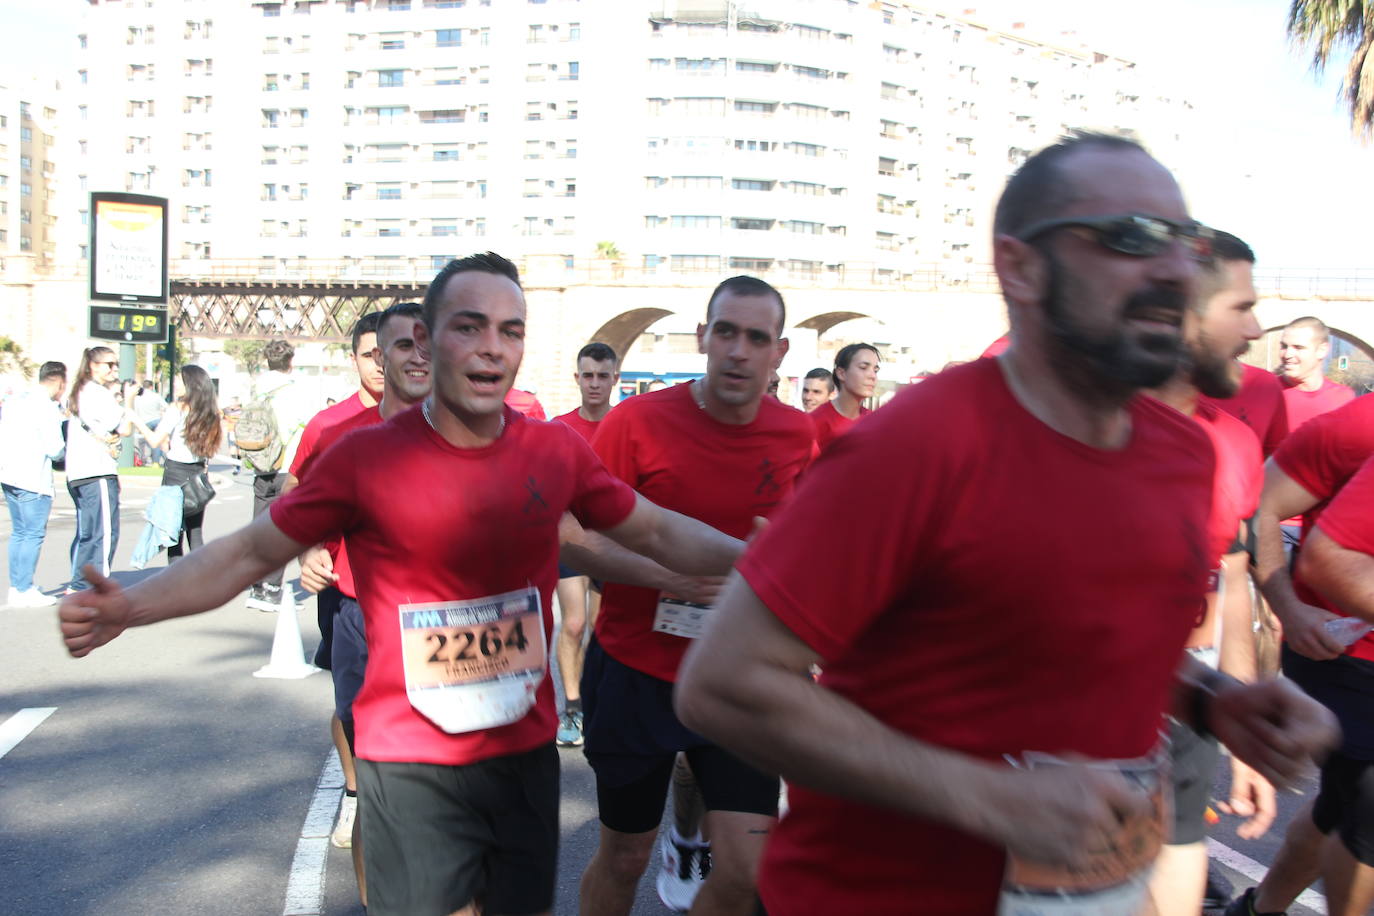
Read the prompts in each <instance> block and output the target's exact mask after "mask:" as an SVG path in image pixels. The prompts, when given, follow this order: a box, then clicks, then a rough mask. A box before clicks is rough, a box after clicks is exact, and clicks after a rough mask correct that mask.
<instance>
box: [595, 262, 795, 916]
mask: <svg viewBox="0 0 1374 916" xmlns="http://www.w3.org/2000/svg"><path fill="white" fill-rule="evenodd" d="M784 326H785V314H784V305H783V300H782V296H781V295H780V294H779V293H778V292H777V290H775V289H773V287H771V286H769V285H768V284H767V283H765V282H763V281H762V280H759V279H756V278H754V277H745V276H740V277H732V278H730V279H728V280H725V281H724V282H722V283H721V284H720V285H719V286H717V287H716V289H715V291H714V292H713V293H712V295H711V298H710V300H709V304H708V305H707V310H706V321H705V323H704V324H701V325H698V327H697V341H698V345H699V348H700V350H701V352H703V353H705V354H706V374H705V376H704V377H703V378H701V379H699V380H696V381H692V382H687V383H684V384H681V385H676V386H674V387H672V388H667V389H664V390H663V391H658V392H653V393H646V394H642V395H639V396H638V397H635V398H632V399H630V400H628V401H625V402H624V403H622V404H621V405H620V406H618V407H617V408H616V409H615V410H614V411H612V412H611V415H610V416H609V417H607V418H606V420H605V421H604V422H603V424H602V426H601V429H600V430H599V431H598V432H597V435H596V441H595V442H594V443H593V444H594V446H595V448H596V451H597V454H598V455H600V456H601V459H602V461H604V462H605V463H606V468H607V469H608V470H609V471H610V472H611V473H612V474H614V475H615V476H616V477H618V478H620V479H621V480H623V481H625V482H626V483H628V484H629V485H630V486H632V487H634V488H635V489H636V490H638V491H639V492H640V493H641V494H642V495H643V496H645V497H647V498H649V499H651V500H653V501H654V502H655V503H658V504H659V505H662V506H664V507H665V508H671V509H674V510H676V511H678V512H681V513H683V514H685V515H690V516H691V517H693V518H696V519H700V520H701V521H703V522H705V523H706V524H708V525H710V526H711V527H713V528H716V529H719V530H720V531H723V532H725V533H726V534H729V535H732V536H734V537H740V538H743V537H747V536H748V534H749V532H750V531H751V530H752V528H753V527H754V520H755V518H757V517H759V516H764V517H766V516H769V515H771V514H772V513H773V511H774V510H775V509H776V508H777V507H778V506H779V505H780V504H781V503H782V502H783V501H784V500H785V499H787V497H788V495H789V494H790V493H791V492H792V487H793V484H794V483H795V481H796V479H797V476H798V475H799V474H800V473H801V472H802V470H803V469H804V468H805V467H806V466H807V464H808V463H809V462H810V460H811V456H812V452H813V451H814V444H813V439H812V431H811V426H810V423H809V422H808V421H807V417H806V415H805V414H803V413H801V412H800V411H798V410H795V409H793V408H791V407H787V406H785V405H783V404H781V403H779V402H778V401H777V400H776V399H775V398H770V397H766V396H765V393H764V392H765V389H766V386H767V383H768V378H769V373H770V372H771V371H772V370H774V369H776V368H777V366H778V364H779V363H780V362H781V361H782V358H783V356H785V355H786V353H787V341H786V340H785V339H783V338H782V337H781V334H782V330H783V327H784ZM709 615H710V610H709V608H707V607H706V606H704V605H702V604H693V603H687V602H684V601H683V600H682V596H675V595H670V594H667V593H665V592H655V591H652V590H649V589H643V588H632V587H628V586H623V585H617V584H614V583H608V584H607V586H606V591H605V596H604V598H603V599H602V605H601V613H600V614H599V616H598V618H597V621H596V631H595V634H594V636H593V639H592V643H591V645H590V646H588V648H587V661H586V668H585V671H584V674H583V678H582V697H583V704H584V707H585V710H586V720H585V722H586V742H587V743H586V754H587V760H588V762H589V763H591V765H592V769H593V770H594V771H595V773H596V785H597V806H598V813H599V816H600V820H601V834H600V844H599V846H598V848H597V852H596V855H595V856H594V857H593V858H592V861H591V863H590V864H589V865H588V866H587V871H586V873H585V874H584V875H583V876H582V889H581V890H582V912H584V913H598V914H613V913H622V914H626V913H629V912H630V908H631V906H632V905H633V902H634V895H635V887H636V885H637V884H638V882H639V878H640V875H641V874H643V872H644V869H645V867H646V866H647V865H648V863H649V859H650V856H651V854H652V852H653V847H654V838H655V836H656V834H657V832H658V825H659V823H660V821H661V820H662V819H663V807H664V802H665V799H666V797H667V792H668V784H669V780H670V778H671V774H672V771H673V766H674V761H675V759H676V757H677V755H678V752H685V756H686V757H687V759H688V760H689V761H690V764H691V769H692V773H693V774H694V776H695V778H696V781H697V784H698V785H699V786H700V789H701V794H702V797H703V799H704V804H705V809H706V812H707V813H706V822H705V827H706V829H705V831H703V832H704V833H706V834H707V835H709V837H710V842H711V853H710V855H711V863H712V864H711V870H710V874H709V875H708V876H707V877H706V881H705V883H704V884H702V885H701V887H700V892H699V894H697V896H696V899H697V901H698V902H697V904H696V906H697V907H700V908H701V910H702V911H703V912H713V913H714V912H748V911H749V910H750V908H751V907H752V905H753V902H754V875H755V873H756V870H757V866H758V861H759V856H760V854H761V853H762V851H763V846H764V841H765V840H766V838H767V836H768V833H769V831H770V830H771V829H772V826H773V824H774V820H775V818H776V816H777V806H778V781H777V778H776V777H774V776H769V775H765V774H763V773H760V772H758V771H756V770H755V769H754V768H753V767H751V766H749V765H748V764H746V763H745V762H744V761H741V760H739V759H738V758H736V757H735V756H734V755H732V754H729V753H727V752H725V751H722V750H721V749H720V748H718V747H715V746H714V745H712V744H711V743H710V742H709V741H707V740H706V739H704V738H702V737H700V736H699V735H696V734H694V733H693V732H691V731H689V730H688V729H686V728H685V727H683V725H682V724H681V723H680V722H679V721H678V719H677V716H676V714H675V713H674V712H673V709H672V699H671V694H672V689H673V681H675V680H676V678H677V668H678V663H679V662H680V661H681V660H682V655H683V653H684V652H685V651H686V649H687V646H688V645H690V643H691V641H692V640H693V639H694V638H695V637H696V636H697V634H698V633H699V632H700V628H701V625H702V621H703V620H704V619H706V618H707V617H709ZM677 810H678V813H679V814H681V815H683V816H684V817H685V813H684V812H683V811H682V806H678V808H677ZM696 827H697V825H696V824H688V823H683V822H681V819H680V823H679V824H678V826H677V828H676V832H677V834H678V835H677V836H676V837H670V839H669V840H668V841H667V842H666V843H665V846H664V859H665V861H669V860H671V862H672V863H673V865H674V866H675V867H673V868H672V869H671V873H670V874H669V875H668V878H670V879H671V878H676V877H678V873H679V870H680V869H681V870H684V871H690V870H692V869H694V868H698V863H699V860H700V858H701V854H702V850H701V849H700V842H699V841H698V840H696V839H695V838H694V837H693V836H692V834H693V833H695V832H696ZM698 870H699V868H698ZM681 877H682V878H685V877H686V875H682V876H681ZM684 883H685V882H684ZM659 888H660V894H661V895H663V896H664V897H665V903H668V904H669V905H670V906H674V907H677V908H681V909H686V908H687V906H690V905H692V901H691V900H690V899H687V898H689V897H690V896H691V895H692V893H693V892H694V891H695V890H696V888H695V886H694V884H688V885H687V886H686V887H678V886H676V885H674V886H669V884H668V883H667V881H666V880H665V881H661V882H660V883H659ZM679 892H680V893H679Z"/></svg>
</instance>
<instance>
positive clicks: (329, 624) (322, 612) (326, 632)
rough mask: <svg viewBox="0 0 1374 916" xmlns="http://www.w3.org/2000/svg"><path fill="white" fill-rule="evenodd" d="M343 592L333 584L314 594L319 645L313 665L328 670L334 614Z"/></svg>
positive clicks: (331, 648) (332, 651)
mask: <svg viewBox="0 0 1374 916" xmlns="http://www.w3.org/2000/svg"><path fill="white" fill-rule="evenodd" d="M341 598H343V592H341V591H339V590H338V589H337V588H335V587H334V586H332V585H331V586H329V588H327V589H325V590H324V591H322V592H320V593H319V594H318V595H316V596H315V620H316V622H317V623H319V625H320V645H319V648H317V649H316V650H315V667H316V668H323V669H325V670H326V671H328V670H329V667H330V665H331V664H332V661H331V660H332V659H333V657H334V615H335V614H337V613H339V599H341Z"/></svg>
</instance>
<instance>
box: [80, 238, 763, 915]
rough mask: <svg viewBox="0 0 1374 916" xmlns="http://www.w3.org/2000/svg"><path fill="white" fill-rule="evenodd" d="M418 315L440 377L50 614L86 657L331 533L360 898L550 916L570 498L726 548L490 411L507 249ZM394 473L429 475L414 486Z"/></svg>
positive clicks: (585, 516)
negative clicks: (343, 619)
mask: <svg viewBox="0 0 1374 916" xmlns="http://www.w3.org/2000/svg"><path fill="white" fill-rule="evenodd" d="M424 316H425V318H424V321H422V322H416V323H415V326H414V335H415V341H416V343H417V345H418V346H420V347H421V349H423V350H425V351H426V352H428V353H429V355H430V358H431V359H432V361H433V372H434V375H433V378H434V391H433V394H432V395H431V396H430V397H429V398H428V399H426V400H425V401H424V402H423V403H422V405H421V408H419V409H413V410H409V411H406V412H404V413H401V414H400V415H398V416H396V417H393V418H392V419H391V420H389V421H387V422H386V423H383V424H381V425H378V426H372V427H368V428H365V429H358V430H354V431H353V432H351V433H350V434H349V435H347V436H345V437H344V438H343V439H341V440H340V441H339V442H337V443H335V444H334V445H333V446H332V447H331V448H330V449H329V450H328V451H327V452H325V453H324V454H323V455H322V456H321V457H320V458H319V460H318V462H317V463H316V464H315V466H314V467H313V468H312V470H311V472H310V474H309V479H308V480H307V481H306V482H305V483H304V484H303V485H301V486H300V487H297V488H296V489H295V490H293V491H292V492H291V493H290V494H288V495H287V496H286V497H284V498H283V499H281V500H279V501H278V502H276V503H275V504H274V505H273V507H272V510H271V512H268V513H263V514H262V515H260V516H259V517H258V518H257V519H255V520H254V521H253V522H252V523H251V524H250V525H248V526H247V527H245V528H242V529H240V530H239V531H237V532H235V533H233V534H231V535H229V536H227V537H224V538H221V539H219V540H217V541H215V542H213V543H211V544H209V545H207V546H206V547H205V548H204V549H203V550H199V551H196V552H194V553H192V554H190V555H189V556H188V557H187V558H186V559H185V560H182V561H181V562H178V563H176V564H174V565H172V566H171V567H168V569H167V570H166V571H165V572H164V573H162V574H161V575H160V576H154V577H151V578H149V579H147V580H144V581H143V582H141V583H139V584H138V585H135V586H133V587H131V588H129V589H127V590H125V589H123V588H121V587H120V586H119V585H118V584H117V583H115V582H113V581H111V580H109V579H105V578H104V577H100V576H98V575H96V576H95V577H94V578H93V580H92V581H93V582H94V583H96V584H95V588H94V589H93V590H92V591H90V592H84V593H82V594H80V595H74V596H71V598H70V600H68V601H67V603H66V604H65V605H63V606H61V607H60V609H59V615H60V617H61V619H62V629H63V635H64V638H65V639H66V641H67V647H68V650H69V651H70V652H72V653H73V654H74V655H77V656H82V655H86V654H88V653H89V652H90V651H92V650H93V649H95V648H98V647H99V646H101V645H103V644H104V643H106V642H108V641H109V640H111V639H113V638H114V637H116V636H117V635H118V634H119V633H120V632H122V631H123V630H124V629H125V628H127V627H129V626H134V625H142V624H147V623H153V622H156V621H159V620H165V619H168V618H171V617H176V616H183V615H187V614H193V613H199V612H202V611H205V610H209V609H210V608H213V607H218V606H219V605H221V604H223V603H224V602H226V601H228V600H229V599H231V598H232V597H234V595H235V594H237V591H238V590H239V589H241V588H242V586H243V585H244V584H247V583H248V582H250V581H252V580H253V578H254V577H255V576H258V575H261V574H262V573H263V572H266V571H269V570H271V569H273V568H275V567H276V566H279V565H280V564H281V563H283V562H285V561H286V560H288V559H290V558H291V557H292V556H295V555H297V554H299V553H300V552H301V551H302V550H303V549H304V548H305V547H306V546H307V545H309V544H313V543H318V542H320V541H323V540H326V539H327V538H329V537H332V536H335V535H338V534H343V535H345V536H346V537H347V539H348V543H349V546H350V550H351V562H352V566H353V572H354V578H355V584H356V586H357V591H358V596H359V599H360V602H359V603H360V604H361V606H362V609H363V612H364V615H365V616H366V617H367V619H368V621H367V640H368V652H369V654H368V666H367V679H366V682H365V684H364V685H363V689H362V691H361V692H360V693H359V694H358V697H357V700H356V701H355V703H354V712H355V717H356V720H357V739H358V740H357V749H358V777H359V808H360V813H359V816H360V818H361V820H362V829H363V839H364V842H365V844H366V846H367V850H368V860H367V887H368V911H369V912H370V913H373V914H436V916H437V914H451V913H454V912H460V913H463V914H470V913H475V912H477V911H479V910H483V911H486V912H492V913H539V912H543V913H548V912H550V911H551V907H552V902H553V888H554V879H555V864H556V857H557V844H558V757H557V751H556V749H555V747H554V744H553V735H554V728H555V722H556V716H555V713H554V701H553V688H552V685H551V684H550V683H549V680H548V678H547V677H546V676H545V672H546V668H547V659H548V656H547V651H546V650H545V646H546V645H547V639H548V637H549V635H550V631H551V628H552V616H551V613H550V611H549V598H550V596H551V593H552V591H553V585H554V582H555V580H556V577H557V552H558V544H559V526H560V523H561V519H562V516H563V514H564V512H565V511H569V512H571V513H572V515H573V516H575V517H576V518H577V519H578V520H579V522H580V523H581V524H582V525H583V526H585V527H589V528H593V529H603V530H605V531H606V532H607V534H608V535H609V536H610V537H611V538H612V539H614V540H616V541H618V542H621V543H622V544H624V545H625V546H627V547H629V548H631V549H634V550H641V551H643V552H645V553H647V554H648V555H649V556H650V557H651V558H653V559H656V560H659V561H661V562H664V563H668V562H671V563H672V565H673V566H674V567H676V568H677V569H679V570H680V571H681V572H683V573H686V574H699V575H714V574H719V573H721V572H723V571H724V570H725V569H728V567H729V565H730V563H731V562H732V561H733V559H734V557H735V556H736V555H737V553H738V550H739V546H740V545H739V542H738V541H737V540H736V539H734V538H731V537H727V536H725V535H723V534H720V533H719V532H717V531H715V530H713V529H711V528H709V527H707V526H705V525H702V524H701V523H699V522H695V521H693V520H691V519H688V518H685V517H683V516H681V515H679V514H677V513H674V512H669V511H666V510H663V509H660V508H658V507H657V506H655V505H654V504H652V503H650V502H649V501H648V500H645V499H643V498H642V497H638V496H636V494H635V493H634V492H633V491H632V490H631V489H630V488H629V487H627V486H626V485H625V484H624V483H622V482H621V481H619V480H617V479H616V478H614V477H613V476H611V475H610V474H608V473H607V472H606V470H605V468H604V467H603V466H602V465H601V462H600V461H599V460H598V459H597V458H596V456H595V455H594V454H593V453H592V451H591V449H590V448H588V446H587V445H586V443H585V442H583V441H582V439H581V438H580V437H579V436H577V435H576V434H575V433H573V432H572V431H571V430H569V429H567V428H566V427H565V426H563V425H561V424H556V423H539V422H534V421H530V420H527V419H526V418H524V417H522V416H521V415H520V414H519V413H518V412H516V411H515V410H513V409H509V408H506V407H505V406H504V405H503V403H502V401H503V398H504V396H505V394H506V391H507V390H508V389H509V387H510V385H511V382H512V381H513V379H514V378H515V375H516V373H517V372H518V371H519V368H520V361H521V356H522V355H523V349H524V329H525V301H524V296H523V293H522V292H521V289H520V286H519V280H518V275H517V273H516V269H515V266H514V265H513V264H511V263H510V262H509V261H507V260H506V259H504V258H501V257H500V256H499V255H495V254H492V253H490V252H488V253H487V254H484V255H473V256H471V257H468V258H464V259H462V260H458V261H452V262H450V263H449V265H448V266H447V267H445V268H444V270H443V271H441V272H440V273H439V275H438V277H436V278H435V280H434V282H433V283H432V284H431V285H430V288H429V291H428V292H427V293H426V296H425V308H424ZM400 480H423V481H426V486H424V487H423V488H422V489H419V490H416V491H415V492H414V494H413V496H412V498H406V497H405V495H404V492H403V490H398V488H397V486H396V483H397V481H400ZM479 896H480V899H479Z"/></svg>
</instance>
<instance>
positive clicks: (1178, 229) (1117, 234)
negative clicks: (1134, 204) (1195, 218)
mask: <svg viewBox="0 0 1374 916" xmlns="http://www.w3.org/2000/svg"><path fill="white" fill-rule="evenodd" d="M1066 228H1078V229H1088V230H1090V231H1091V232H1092V233H1093V237H1094V238H1095V239H1096V240H1097V243H1098V244H1099V245H1101V246H1102V247H1103V248H1108V249H1110V250H1112V251H1116V252H1119V253H1121V254H1126V255H1130V256H1131V257H1136V258H1152V257H1155V256H1156V255H1159V254H1163V253H1164V252H1165V251H1166V250H1167V249H1168V247H1169V245H1170V244H1172V243H1173V241H1174V240H1175V239H1177V240H1178V241H1179V242H1181V243H1183V245H1184V247H1186V248H1187V249H1188V252H1189V254H1190V255H1192V257H1193V258H1195V259H1196V260H1199V261H1205V260H1207V259H1209V258H1210V257H1211V256H1212V230H1211V229H1210V228H1209V227H1207V226H1204V225H1202V224H1201V223H1196V222H1186V223H1180V222H1176V221H1174V220H1171V219H1163V218H1161V217H1158V216H1139V215H1137V214H1125V215H1123V216H1098V217H1092V216H1085V217H1079V216H1067V217H1063V218H1061V219H1047V220H1041V221H1040V222H1038V223H1032V224H1031V225H1029V226H1027V227H1026V228H1025V229H1023V230H1021V231H1020V232H1018V233H1017V234H1016V238H1018V239H1020V240H1021V241H1023V242H1029V241H1031V240H1032V239H1035V238H1037V237H1038V236H1041V235H1044V234H1045V233H1047V232H1053V231H1055V230H1056V229H1066Z"/></svg>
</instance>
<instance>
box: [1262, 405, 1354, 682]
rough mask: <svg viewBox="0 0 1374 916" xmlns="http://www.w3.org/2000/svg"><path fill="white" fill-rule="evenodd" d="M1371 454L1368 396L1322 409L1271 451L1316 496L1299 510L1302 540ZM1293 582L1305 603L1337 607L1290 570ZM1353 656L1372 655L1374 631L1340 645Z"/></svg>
mask: <svg viewBox="0 0 1374 916" xmlns="http://www.w3.org/2000/svg"><path fill="white" fill-rule="evenodd" d="M1371 455H1374V398H1367V397H1366V398H1356V399H1355V400H1353V401H1351V402H1350V403H1349V404H1346V405H1345V406H1344V407H1341V408H1339V409H1337V410H1333V411H1330V412H1329V413H1324V414H1322V415H1321V416H1319V417H1317V418H1316V419H1314V420H1311V421H1310V422H1307V423H1304V424H1303V426H1302V429H1299V430H1296V431H1295V432H1293V434H1292V435H1290V436H1289V437H1288V438H1287V439H1285V440H1284V441H1283V445H1282V446H1280V448H1279V450H1278V451H1277V452H1275V453H1274V463H1275V464H1277V465H1278V467H1279V470H1281V471H1283V472H1284V473H1285V474H1287V475H1288V476H1289V477H1291V478H1292V479H1293V481H1294V482H1295V483H1297V484H1298V485H1299V486H1301V487H1302V488H1303V489H1304V490H1306V491H1307V492H1308V493H1311V494H1312V495H1313V496H1315V497H1316V498H1317V502H1316V503H1315V504H1314V505H1313V506H1312V508H1311V509H1308V510H1307V512H1305V513H1304V514H1303V517H1302V522H1303V524H1302V533H1303V538H1304V540H1305V539H1306V537H1307V533H1308V532H1309V531H1311V530H1312V526H1313V525H1321V528H1322V530H1323V531H1325V532H1326V533H1327V535H1328V536H1332V537H1334V535H1332V534H1331V532H1330V531H1329V530H1328V529H1327V527H1326V525H1325V520H1326V515H1325V510H1326V508H1327V506H1328V505H1330V503H1331V501H1332V500H1333V499H1334V498H1335V497H1336V495H1337V494H1338V493H1342V492H1343V488H1344V487H1345V486H1346V484H1347V483H1349V482H1350V480H1351V478H1352V477H1354V476H1355V474H1356V473H1357V472H1359V470H1360V468H1361V467H1363V466H1364V464H1365V462H1367V461H1368V460H1369V458H1370V456H1371ZM1293 588H1294V590H1295V591H1296V592H1297V593H1298V597H1299V598H1301V599H1302V600H1303V601H1305V602H1307V603H1308V604H1312V605H1315V606H1317V607H1323V608H1326V609H1327V610H1330V611H1332V612H1334V613H1341V612H1340V610H1339V609H1337V608H1335V607H1332V606H1331V603H1330V602H1328V601H1327V600H1326V599H1325V598H1323V597H1322V596H1321V595H1320V594H1318V593H1317V592H1316V591H1315V590H1313V589H1311V588H1308V587H1307V585H1306V584H1305V583H1304V582H1303V581H1302V577H1301V576H1300V575H1298V573H1297V572H1296V571H1294V573H1293ZM1346 652H1347V654H1349V655H1354V656H1355V657H1356V658H1363V659H1368V660H1369V661H1374V634H1371V635H1369V636H1365V637H1364V638H1363V639H1361V640H1359V641H1358V642H1356V643H1355V644H1354V645H1353V646H1351V647H1350V648H1349V649H1347V650H1346Z"/></svg>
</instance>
